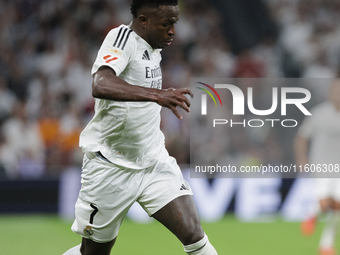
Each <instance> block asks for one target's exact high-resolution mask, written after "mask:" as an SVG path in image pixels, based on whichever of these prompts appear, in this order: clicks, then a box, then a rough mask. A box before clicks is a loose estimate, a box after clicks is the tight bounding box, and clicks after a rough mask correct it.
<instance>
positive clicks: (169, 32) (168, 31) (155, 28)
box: [146, 5, 179, 49]
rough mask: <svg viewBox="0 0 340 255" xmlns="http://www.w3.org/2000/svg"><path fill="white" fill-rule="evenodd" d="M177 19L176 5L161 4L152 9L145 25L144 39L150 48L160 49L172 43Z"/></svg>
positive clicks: (177, 9) (177, 10)
mask: <svg viewBox="0 0 340 255" xmlns="http://www.w3.org/2000/svg"><path fill="white" fill-rule="evenodd" d="M178 20H179V7H178V6H171V5H161V6H159V7H158V8H156V9H154V11H153V12H152V14H151V15H150V16H149V21H150V22H148V24H147V26H146V40H147V42H148V43H149V44H150V45H151V47H152V48H154V49H160V48H164V47H166V46H169V45H170V44H171V43H172V41H173V37H174V35H175V34H176V31H175V23H176V22H177V21H178Z"/></svg>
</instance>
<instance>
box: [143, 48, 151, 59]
mask: <svg viewBox="0 0 340 255" xmlns="http://www.w3.org/2000/svg"><path fill="white" fill-rule="evenodd" d="M142 59H144V60H150V57H149V53H148V51H147V50H145V51H144V53H143V57H142Z"/></svg>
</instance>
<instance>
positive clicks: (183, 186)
mask: <svg viewBox="0 0 340 255" xmlns="http://www.w3.org/2000/svg"><path fill="white" fill-rule="evenodd" d="M179 190H189V189H188V188H187V187H186V186H185V185H184V184H182V186H181V188H180V189H179Z"/></svg>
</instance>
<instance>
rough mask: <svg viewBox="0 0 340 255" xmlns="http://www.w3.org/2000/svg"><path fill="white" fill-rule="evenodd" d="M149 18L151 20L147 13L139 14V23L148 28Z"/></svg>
mask: <svg viewBox="0 0 340 255" xmlns="http://www.w3.org/2000/svg"><path fill="white" fill-rule="evenodd" d="M148 20H149V18H148V17H147V16H145V15H139V16H138V21H139V24H140V26H141V27H142V28H143V29H145V28H146V26H147V23H148Z"/></svg>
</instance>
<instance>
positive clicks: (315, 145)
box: [299, 102, 340, 164]
mask: <svg viewBox="0 0 340 255" xmlns="http://www.w3.org/2000/svg"><path fill="white" fill-rule="evenodd" d="M311 113H312V116H307V117H305V120H304V121H303V123H302V125H301V127H300V129H299V135H301V136H302V137H305V138H308V139H310V140H311V147H310V155H309V160H310V163H311V164H340V112H338V111H336V109H335V107H334V105H333V104H332V103H330V102H325V103H322V104H320V105H318V106H316V107H315V108H314V109H312V111H311Z"/></svg>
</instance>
